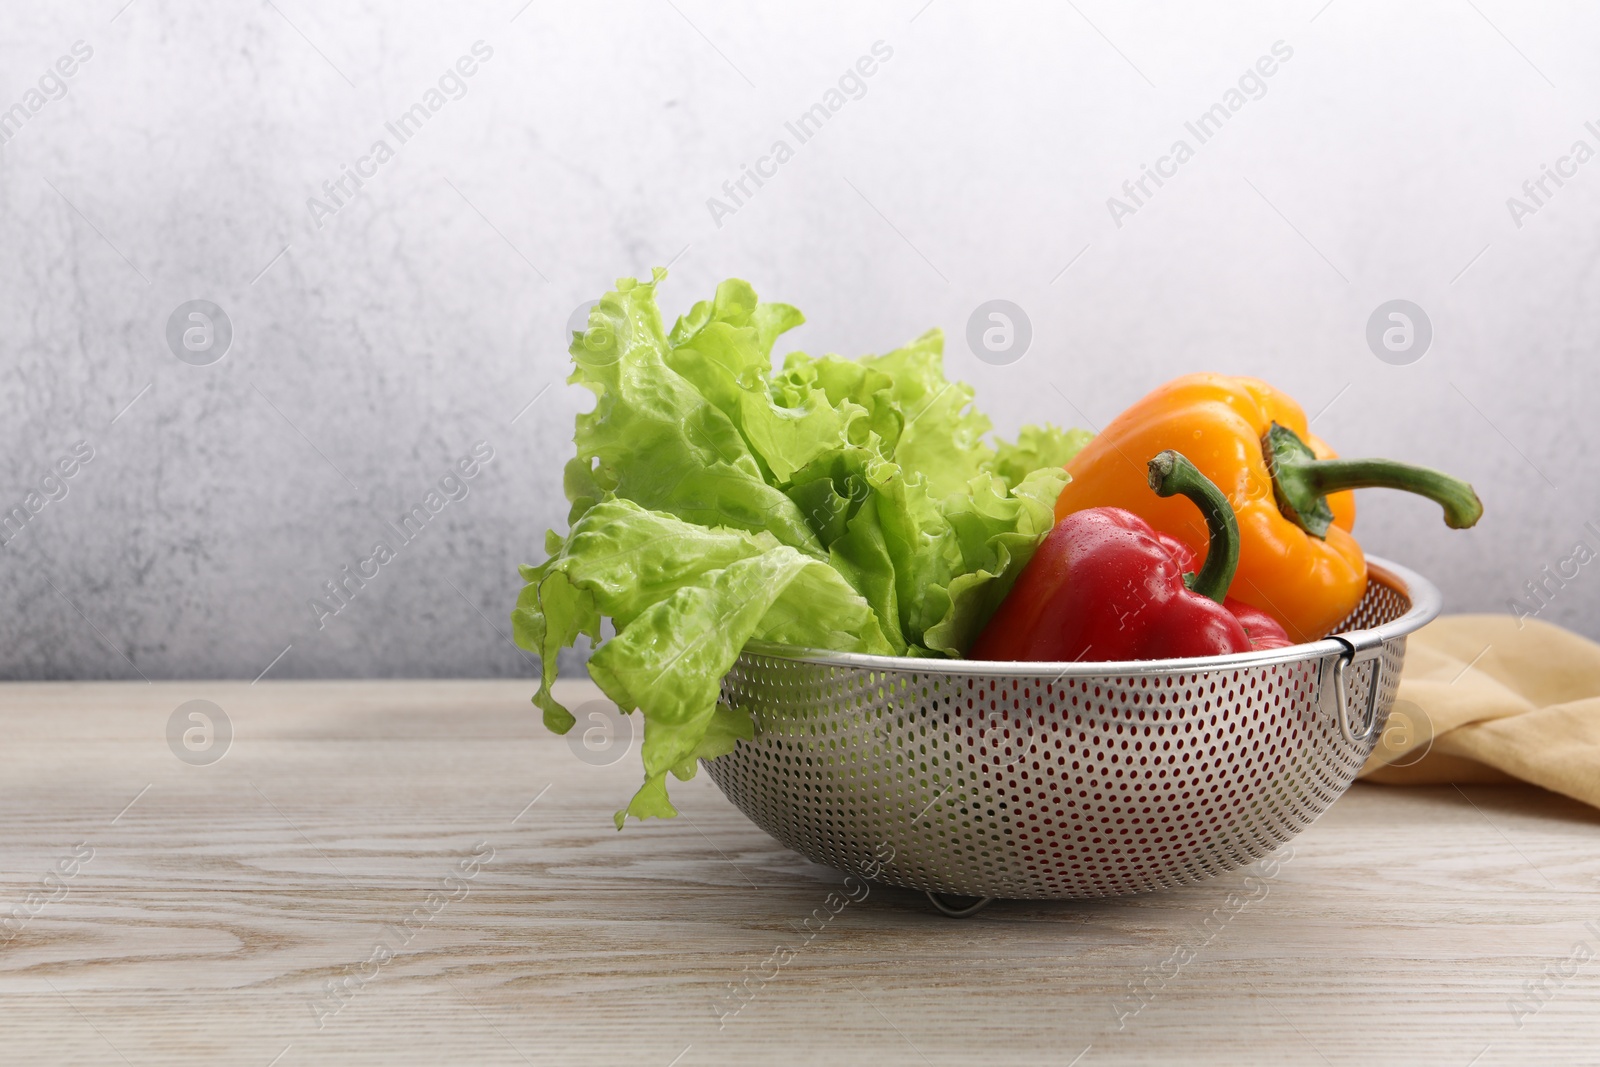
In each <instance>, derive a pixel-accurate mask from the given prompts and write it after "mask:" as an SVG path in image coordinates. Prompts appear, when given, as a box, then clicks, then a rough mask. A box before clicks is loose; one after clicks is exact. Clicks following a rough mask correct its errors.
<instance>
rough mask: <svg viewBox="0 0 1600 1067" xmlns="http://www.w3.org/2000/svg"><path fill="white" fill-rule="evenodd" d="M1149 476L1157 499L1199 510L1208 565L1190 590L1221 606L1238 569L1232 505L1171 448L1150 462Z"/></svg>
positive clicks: (1237, 532)
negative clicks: (1175, 499) (1184, 500)
mask: <svg viewBox="0 0 1600 1067" xmlns="http://www.w3.org/2000/svg"><path fill="white" fill-rule="evenodd" d="M1149 475H1150V488H1152V489H1154V490H1155V491H1156V494H1157V495H1158V496H1179V495H1181V496H1186V497H1188V498H1189V499H1190V500H1192V501H1194V506H1195V507H1197V508H1199V509H1200V514H1201V516H1203V517H1204V518H1205V520H1206V531H1207V533H1208V534H1209V537H1210V541H1209V543H1208V544H1207V545H1206V561H1205V564H1204V565H1203V566H1201V568H1200V573H1199V574H1196V575H1195V576H1194V579H1193V581H1191V582H1189V588H1190V589H1192V590H1194V591H1195V592H1196V593H1199V594H1200V595H1201V596H1206V597H1210V598H1211V599H1212V600H1215V601H1216V602H1217V603H1218V604H1220V603H1222V600H1223V598H1224V597H1226V596H1227V595H1228V586H1230V585H1232V584H1233V572H1234V571H1236V570H1238V569H1239V520H1237V519H1235V518H1234V517H1233V505H1231V504H1229V503H1228V498H1227V497H1226V496H1224V495H1223V493H1222V490H1221V489H1218V488H1217V486H1216V483H1215V482H1213V481H1212V480H1211V479H1210V478H1207V477H1206V476H1205V475H1204V474H1201V473H1200V469H1199V468H1198V467H1196V466H1195V465H1194V464H1193V463H1190V462H1189V459H1188V457H1187V456H1185V455H1183V453H1181V452H1174V451H1172V450H1171V449H1170V448H1169V449H1167V451H1165V452H1162V453H1161V454H1160V455H1158V456H1156V458H1154V459H1152V460H1151V461H1150V463H1149Z"/></svg>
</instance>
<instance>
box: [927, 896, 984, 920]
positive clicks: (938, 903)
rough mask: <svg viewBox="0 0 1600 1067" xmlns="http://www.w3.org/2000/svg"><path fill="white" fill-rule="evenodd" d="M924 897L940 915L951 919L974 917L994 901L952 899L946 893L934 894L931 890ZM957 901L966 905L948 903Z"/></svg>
mask: <svg viewBox="0 0 1600 1067" xmlns="http://www.w3.org/2000/svg"><path fill="white" fill-rule="evenodd" d="M925 895H926V896H927V898H928V903H930V904H932V905H933V906H934V907H935V908H937V909H938V910H939V912H940V913H941V914H943V915H948V916H949V917H950V918H952V919H965V918H967V917H968V916H972V915H976V914H978V912H980V911H982V910H983V909H984V908H987V907H988V906H989V905H990V904H991V903H992V902H993V901H994V897H954V896H950V895H949V894H947V893H935V892H934V891H933V890H931V889H929V890H926V891H925ZM957 900H964V901H966V902H967V903H965V904H955V903H950V902H951V901H957Z"/></svg>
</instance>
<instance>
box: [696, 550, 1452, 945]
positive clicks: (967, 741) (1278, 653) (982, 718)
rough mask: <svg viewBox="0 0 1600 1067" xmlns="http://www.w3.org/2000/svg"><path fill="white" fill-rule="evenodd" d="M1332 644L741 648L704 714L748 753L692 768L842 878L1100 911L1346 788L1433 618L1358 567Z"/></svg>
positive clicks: (1424, 606) (1400, 585)
mask: <svg viewBox="0 0 1600 1067" xmlns="http://www.w3.org/2000/svg"><path fill="white" fill-rule="evenodd" d="M1368 564H1369V577H1368V580H1367V591H1366V595H1365V596H1364V597H1363V598H1362V600H1361V603H1360V604H1359V605H1358V606H1357V607H1356V610H1355V611H1354V612H1352V613H1351V615H1350V617H1349V618H1348V619H1347V620H1345V622H1344V624H1343V625H1342V626H1341V627H1340V632H1338V633H1337V634H1336V635H1335V636H1333V637H1328V638H1324V639H1323V640H1321V641H1315V642H1312V643H1309V644H1302V645H1295V646H1293V647H1291V648H1284V649H1272V650H1268V651H1263V652H1247V653H1241V654H1238V655H1230V656H1209V657H1203V658H1195V659H1173V660H1145V661H1136V662H1124V663H992V662H979V661H973V660H927V659H906V658H897V657H890V656H860V655H847V654H839V653H827V652H810V651H804V650H795V649H786V648H779V647H774V646H755V645H752V646H751V647H749V648H747V649H745V651H744V654H743V655H741V656H740V657H739V659H738V661H737V662H736V663H735V664H734V667H733V669H732V670H731V671H729V672H728V676H727V677H726V678H725V679H724V680H723V683H722V699H723V700H724V701H726V702H727V703H728V704H729V705H731V706H732V707H734V708H739V709H743V710H746V711H748V712H750V713H751V714H752V715H753V717H754V718H755V721H756V736H755V740H754V741H747V742H746V741H741V742H739V744H738V746H737V747H736V748H735V749H734V751H733V752H731V753H729V754H728V755H726V756H722V757H720V758H718V759H715V760H709V761H707V764H706V766H707V768H708V770H709V771H710V774H711V777H712V779H713V780H714V781H715V782H716V783H717V785H718V787H720V788H721V790H722V792H723V793H724V794H725V795H726V796H727V797H728V799H729V800H731V801H733V803H734V804H736V805H737V806H738V807H739V809H740V810H741V811H743V812H744V813H745V814H746V815H747V816H749V817H750V819H751V820H752V821H754V822H755V823H756V825H758V826H760V827H761V828H762V829H763V830H766V831H767V832H768V833H769V834H771V835H772V836H773V837H775V838H777V839H778V840H779V841H781V842H783V844H785V845H787V846H788V847H790V848H792V849H794V850H795V851H796V852H799V853H800V854H801V855H803V856H806V857H807V858H809V859H811V860H814V861H816V862H817V863H822V864H826V865H827V866H829V867H834V868H836V869H838V870H841V871H845V872H849V873H853V874H857V875H861V876H863V877H870V878H874V879H876V880H878V881H882V882H886V883H889V884H891V885H900V886H906V887H909V888H912V889H921V890H924V891H926V892H927V893H928V894H929V896H930V898H931V899H933V900H934V902H935V903H936V904H938V905H939V906H940V907H941V909H943V910H946V911H949V912H950V913H951V914H956V913H958V912H957V911H956V910H953V909H952V907H951V905H949V904H948V903H947V902H946V901H944V899H943V895H953V896H961V897H970V898H977V899H978V905H973V906H969V907H968V908H967V909H966V910H967V911H971V910H976V906H981V904H982V903H986V902H987V900H989V899H992V898H996V897H1001V898H1069V897H1101V896H1113V895H1118V894H1124V893H1139V892H1144V891H1146V890H1152V889H1162V888H1165V887H1168V886H1176V885H1183V884H1186V883H1189V882H1195V881H1199V880H1201V879H1203V878H1208V877H1211V876H1213V875H1217V874H1220V873H1222V872H1224V871H1228V870H1232V869H1234V868H1236V867H1240V866H1242V865H1244V864H1247V863H1251V862H1253V861H1255V860H1257V859H1259V858H1261V857H1262V856H1264V855H1266V854H1267V853H1269V852H1271V851H1273V850H1274V849H1276V848H1278V847H1279V846H1280V845H1282V844H1283V843H1284V842H1286V841H1288V840H1289V839H1290V838H1291V837H1293V836H1294V835H1295V834H1297V833H1299V832H1300V831H1301V830H1303V829H1305V828H1306V827H1307V826H1310V825H1311V823H1312V822H1313V821H1314V820H1315V819H1316V818H1317V817H1318V816H1319V815H1321V814H1322V813H1323V812H1324V811H1326V810H1327V809H1328V807H1329V805H1331V804H1332V803H1333V802H1334V801H1335V800H1337V799H1338V798H1339V796H1340V794H1342V793H1343V792H1344V791H1345V789H1347V788H1348V787H1349V785H1350V783H1351V781H1352V780H1354V778H1355V776H1356V773H1357V772H1358V771H1359V770H1360V769H1361V765H1362V764H1363V763H1364V762H1365V761H1366V758H1367V756H1368V754H1369V753H1370V752H1371V751H1372V747H1373V745H1374V743H1375V742H1376V739H1377V737H1378V734H1379V732H1380V731H1381V730H1382V729H1383V726H1384V723H1385V721H1386V720H1387V718H1388V715H1389V708H1390V705H1391V704H1392V703H1393V701H1394V693H1395V688H1396V686H1397V685H1398V684H1399V681H1400V664H1401V662H1402V660H1403V659H1404V657H1405V645H1406V640H1405V639H1406V635H1407V634H1409V633H1411V632H1412V631H1414V630H1416V629H1417V628H1418V627H1420V626H1422V624H1423V623H1425V622H1427V621H1428V620H1430V619H1432V618H1433V617H1434V616H1436V615H1437V614H1438V613H1439V603H1440V600H1439V591H1438V590H1437V589H1436V588H1434V586H1433V585H1432V584H1431V583H1429V582H1428V581H1427V580H1426V579H1424V578H1422V577H1421V576H1420V575H1417V574H1415V573H1413V572H1412V571H1409V570H1407V569H1406V568H1404V567H1400V566H1396V565H1395V564H1393V563H1388V562H1385V561H1383V560H1378V559H1369V560H1368Z"/></svg>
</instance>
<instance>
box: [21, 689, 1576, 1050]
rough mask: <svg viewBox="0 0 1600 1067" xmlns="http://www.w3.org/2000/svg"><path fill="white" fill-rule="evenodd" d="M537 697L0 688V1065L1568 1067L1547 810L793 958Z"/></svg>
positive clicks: (1352, 819)
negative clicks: (220, 722) (638, 816)
mask: <svg viewBox="0 0 1600 1067" xmlns="http://www.w3.org/2000/svg"><path fill="white" fill-rule="evenodd" d="M529 692H530V686H529V684H528V683H524V682H515V683H505V682H383V683H374V682H333V683H309V682H307V683H295V682H285V683H266V682H263V683H261V684H260V685H256V686H248V685H244V684H240V683H162V684H156V685H142V684H139V685H128V684H90V685H83V684H39V685H35V684H11V685H4V686H0V731H3V734H0V736H4V737H5V738H6V744H5V749H4V762H3V764H0V767H3V770H0V817H3V819H4V824H3V825H4V832H3V836H0V882H3V885H0V1019H3V1023H0V1039H3V1040H0V1062H5V1063H19V1064H21V1063H29V1064H31V1063H84V1064H120V1063H129V1064H140V1065H142V1064H152V1065H155V1064H162V1065H170V1064H207V1065H216V1064H240V1065H247V1067H266V1065H268V1064H277V1065H279V1067H294V1065H297V1064H308V1063H336V1064H409V1063H419V1064H442V1063H472V1064H523V1063H533V1064H547V1063H548V1064H574V1063H577V1064H584V1063H596V1064H601V1063H603V1064H619V1063H626V1064H642V1065H646V1067H668V1065H669V1064H678V1065H680V1067H691V1065H695V1064H710V1063H730V1064H733V1063H737V1064H745V1065H747V1064H762V1063H816V1064H829V1065H837V1064H847V1063H861V1062H870V1063H873V1064H898V1063H907V1064H937V1065H945V1064H949V1065H965V1064H975V1063H1007V1064H1010V1063H1029V1064H1032V1063H1054V1064H1070V1063H1078V1064H1080V1065H1083V1067H1092V1065H1095V1064H1102V1063H1141V1062H1149V1063H1170V1062H1186V1063H1211V1062H1215V1063H1246V1062H1257V1063H1260V1062H1290V1063H1333V1064H1338V1063H1372V1062H1405V1063H1407V1064H1431V1063H1438V1064H1450V1065H1453V1067H1467V1065H1468V1064H1469V1063H1471V1064H1476V1065H1478V1067H1489V1065H1491V1064H1515V1063H1531V1062H1541V1061H1544V1062H1563V1063H1578V1062H1588V1063H1593V1062H1597V1061H1600V881H1597V878H1600V813H1597V812H1595V811H1593V810H1590V809H1588V808H1585V807H1582V806H1580V805H1578V804H1575V803H1572V802H1568V801H1565V800H1563V799H1561V798H1559V797H1555V796H1552V795H1550V794H1547V793H1542V792H1539V791H1536V790H1532V789H1521V788H1486V787H1470V788H1468V789H1467V790H1466V791H1465V792H1464V793H1463V792H1460V791H1458V790H1456V789H1454V788H1442V789H1428V790H1416V791H1406V790H1397V789H1388V788H1383V787H1378V786H1364V785H1358V786H1357V787H1356V788H1355V789H1354V790H1352V791H1351V793H1350V794H1349V795H1348V796H1346V797H1345V798H1344V799H1343V800H1341V801H1340V802H1339V803H1338V804H1337V805H1336V806H1335V807H1334V808H1333V810H1332V811H1331V812H1330V813H1329V814H1328V815H1327V816H1326V817H1325V818H1323V820H1322V821H1321V822H1320V823H1318V824H1317V825H1316V826H1315V827H1313V828H1312V829H1311V830H1310V831H1308V832H1307V833H1306V834H1304V835H1303V836H1302V837H1301V838H1299V839H1298V841H1297V842H1296V843H1295V844H1294V846H1293V855H1292V858H1290V859H1289V860H1288V862H1286V863H1284V864H1283V865H1282V866H1281V868H1280V869H1279V870H1278V872H1277V874H1276V875H1275V876H1272V877H1269V878H1264V879H1262V880H1261V881H1260V882H1259V883H1258V882H1255V881H1252V882H1250V883H1248V885H1250V886H1259V887H1261V888H1258V889H1257V891H1256V892H1255V893H1254V895H1253V896H1254V898H1253V899H1251V900H1249V902H1248V903H1242V904H1241V903H1239V902H1240V900H1241V899H1242V897H1244V896H1248V895H1250V894H1249V893H1248V891H1247V890H1246V885H1247V883H1246V881H1245V878H1246V875H1245V874H1243V873H1240V874H1237V875H1234V876H1230V877H1228V878H1223V879H1219V880H1217V881H1216V882H1213V883H1211V884H1208V885H1205V886H1200V887H1195V888H1190V889H1185V890H1178V891H1172V892H1167V893H1161V894H1155V895H1148V896H1143V897H1136V898H1131V899H1123V900H1110V901H1101V902H1094V903H1061V904H1047V903H997V904H995V905H993V906H991V907H990V908H989V910H987V911H986V912H984V913H982V914H981V915H979V916H977V917H975V918H972V919H968V920H960V921H958V920H951V919H946V918H943V917H941V916H939V915H937V914H935V913H933V912H932V911H931V909H930V908H929V907H928V905H927V903H926V902H925V901H924V900H923V898H922V897H921V896H920V895H917V894H913V893H910V892H905V891H902V890H896V889H890V888H885V887H873V888H872V890H871V892H870V895H869V896H868V897H867V898H866V899H865V900H861V901H859V902H852V903H850V904H849V905H848V906H846V907H844V908H843V909H842V910H840V911H839V912H838V914H837V915H836V916H834V917H832V918H831V920H830V921H829V922H828V923H826V924H825V925H823V927H822V929H821V930H820V932H818V933H816V934H815V935H814V936H810V938H809V940H808V939H807V934H806V933H805V931H804V929H803V928H802V926H801V923H802V922H803V920H804V919H805V918H806V917H807V916H808V915H811V914H812V912H813V910H814V909H818V908H822V909H823V914H827V909H826V908H825V907H824V901H825V900H826V899H827V897H828V894H829V893H830V892H833V891H835V890H837V889H839V888H840V887H841V884H842V878H841V877H840V876H839V875H838V874H837V873H836V872H832V871H829V870H827V869H825V868H822V867H817V866H815V865H812V864H810V863H808V862H806V861H805V860H802V859H800V858H799V857H798V856H795V855H794V854H792V853H790V852H788V851H786V850H785V849H783V848H782V847H781V846H779V845H777V844H776V843H775V842H773V841H772V840H771V839H769V838H768V837H767V836H766V835H765V834H763V833H762V832H761V831H760V830H758V829H756V828H755V827H754V826H752V825H751V824H750V823H748V822H747V821H745V819H744V818H743V816H741V815H740V814H739V813H738V812H737V811H736V810H735V809H734V808H733V807H732V806H731V805H729V804H728V803H727V802H726V801H724V800H723V799H722V797H721V795H720V794H719V793H718V792H717V791H716V788H715V787H714V786H713V785H712V784H711V783H710V782H709V781H708V780H707V779H706V778H705V776H704V775H702V776H701V777H700V778H698V779H696V780H695V781H693V782H689V783H681V784H675V786H674V797H675V799H676V800H677V801H678V803H679V804H680V806H681V808H682V810H683V813H684V814H683V817H682V818H680V819H677V820H674V821H671V822H658V823H651V824H648V825H630V826H629V827H628V829H627V830H626V831H625V832H623V833H620V834H619V833H617V832H616V831H615V830H613V829H612V828H611V823H610V818H611V813H612V811H613V810H615V809H616V808H617V807H618V806H620V805H621V804H622V803H623V802H624V801H625V800H626V798H627V797H628V796H629V794H630V793H631V791H632V789H633V788H634V785H635V782H636V778H637V775H638V763H637V755H636V753H630V754H629V755H628V756H627V757H626V758H624V759H622V760H621V761H620V762H617V763H615V764H613V765H610V766H603V767H592V766H588V765H586V764H585V763H583V762H580V761H579V760H578V759H577V758H575V756H574V755H573V754H572V752H570V751H569V750H568V746H567V744H566V742H565V741H564V740H562V739H560V738H553V737H550V736H547V735H546V734H545V733H544V731H543V729H542V727H541V726H540V725H539V723H538V719H537V715H536V713H535V711H534V710H533V709H532V707H531V706H530V705H529V704H528V702H527V698H528V695H529ZM588 695H589V694H586V693H584V692H583V687H582V686H581V685H579V684H578V683H573V684H572V685H571V686H570V687H568V689H567V692H566V693H565V694H564V696H565V698H567V699H569V700H571V701H573V702H581V701H582V700H583V699H585V698H586V696H588ZM193 699H205V700H210V701H213V702H215V704H216V705H217V706H219V707H221V708H222V709H223V710H224V712H225V713H226V715H227V717H228V720H229V722H230V723H231V725H232V731H233V737H232V740H231V743H230V744H229V746H228V748H227V752H226V755H225V756H224V757H223V758H222V759H220V760H219V761H217V762H214V763H211V764H209V765H194V764H193V763H190V762H184V761H183V760H180V759H179V758H178V756H177V755H175V754H174V751H173V749H172V748H171V747H169V744H168V738H167V730H168V723H169V717H170V716H171V715H172V713H173V711H174V709H176V708H177V707H178V706H179V705H181V704H183V703H185V702H186V701H189V700H193ZM219 738H220V734H214V735H213V736H212V739H211V744H212V746H213V747H212V748H211V749H210V750H207V749H205V747H204V746H205V742H206V739H205V737H204V736H203V732H202V733H201V734H196V735H193V736H192V737H191V738H190V741H191V744H192V745H193V746H195V749H196V750H197V751H196V752H192V751H190V750H189V749H184V751H185V753H186V755H188V757H189V759H190V760H194V759H196V758H197V755H198V757H199V758H204V757H205V756H206V755H207V754H208V753H209V752H214V751H216V750H217V749H216V746H218V745H220V743H221V742H220V740H219ZM180 747H181V746H180ZM536 798H537V802H534V801H535V799H536ZM531 802H533V803H531ZM530 803H531V806H530ZM474 857H476V859H474ZM52 872H54V873H52ZM452 876H453V877H452ZM1230 894H1234V896H1233V897H1232V900H1233V903H1231V904H1230V903H1229V896H1230ZM1208 916H1209V917H1210V918H1209V920H1208ZM812 925H813V927H815V926H816V925H818V924H817V923H816V922H813V924H812ZM380 946H382V947H381V948H380ZM780 947H781V948H785V949H787V950H789V951H788V953H786V954H785V956H784V957H783V958H784V959H785V962H784V963H783V964H782V965H781V966H779V965H777V964H776V963H775V962H773V953H774V950H775V949H779V948H780ZM790 954H792V958H789V956H790ZM1589 955H1592V956H1594V957H1596V958H1594V959H1587V958H1583V957H1586V956H1589ZM736 985H737V986H739V987H740V988H742V992H740V993H737V994H736V993H735V992H734V989H735V986H736ZM330 986H331V987H332V988H333V989H334V991H333V992H330ZM1519 1002H1520V1003H1519ZM735 1009H738V1010H737V1012H735ZM719 1014H720V1016H721V1017H720V1018H719ZM1119 1016H1120V1018H1119Z"/></svg>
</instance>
